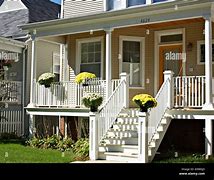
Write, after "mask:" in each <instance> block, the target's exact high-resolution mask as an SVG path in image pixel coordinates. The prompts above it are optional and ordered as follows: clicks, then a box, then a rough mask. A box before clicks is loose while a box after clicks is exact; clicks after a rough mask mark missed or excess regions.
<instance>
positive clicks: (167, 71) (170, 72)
mask: <svg viewBox="0 0 214 180" xmlns="http://www.w3.org/2000/svg"><path fill="white" fill-rule="evenodd" d="M163 74H164V75H174V74H175V73H174V72H173V71H171V70H166V71H164V72H163Z"/></svg>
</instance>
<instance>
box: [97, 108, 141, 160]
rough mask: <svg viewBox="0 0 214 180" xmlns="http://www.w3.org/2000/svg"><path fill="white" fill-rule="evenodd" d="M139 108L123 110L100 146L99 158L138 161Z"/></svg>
mask: <svg viewBox="0 0 214 180" xmlns="http://www.w3.org/2000/svg"><path fill="white" fill-rule="evenodd" d="M136 113H137V110H135V109H133V110H131V109H129V110H123V111H122V112H121V113H120V114H119V116H118V118H117V120H116V121H115V122H114V124H113V126H112V127H111V128H110V129H109V131H108V132H107V133H106V136H105V138H104V139H103V141H102V142H101V144H100V146H99V159H103V160H108V161H120V162H137V161H138V117H137V115H136Z"/></svg>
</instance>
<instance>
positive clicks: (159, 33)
mask: <svg viewBox="0 0 214 180" xmlns="http://www.w3.org/2000/svg"><path fill="white" fill-rule="evenodd" d="M173 34H182V37H183V38H182V39H183V40H182V42H180V43H179V42H171V43H167V44H161V43H160V37H161V36H164V35H173ZM154 36H155V37H154V38H155V44H154V46H155V47H154V49H155V52H154V57H155V62H154V94H157V92H158V90H159V81H160V79H159V69H160V66H159V53H160V52H159V46H163V45H179V44H180V45H182V53H186V46H185V44H186V29H185V28H179V29H168V30H161V31H155V33H154ZM182 65H183V69H186V59H184V60H183V63H182ZM183 75H184V76H185V75H186V74H185V71H183Z"/></svg>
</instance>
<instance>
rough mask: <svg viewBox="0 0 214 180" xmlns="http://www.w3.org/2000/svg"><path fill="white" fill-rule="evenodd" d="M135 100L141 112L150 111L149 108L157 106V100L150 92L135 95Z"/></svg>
mask: <svg viewBox="0 0 214 180" xmlns="http://www.w3.org/2000/svg"><path fill="white" fill-rule="evenodd" d="M132 101H134V102H135V103H136V104H137V105H138V106H139V107H140V111H141V112H148V109H149V108H154V107H156V106H157V101H156V99H155V98H153V97H152V96H151V95H149V94H138V95H136V96H134V97H133V99H132Z"/></svg>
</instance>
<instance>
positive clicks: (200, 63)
mask: <svg viewBox="0 0 214 180" xmlns="http://www.w3.org/2000/svg"><path fill="white" fill-rule="evenodd" d="M202 44H204V45H205V40H201V41H197V65H205V62H201V53H200V52H201V49H200V46H201V45H202ZM212 45H214V39H213V40H212ZM212 64H214V59H213V60H212Z"/></svg>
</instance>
